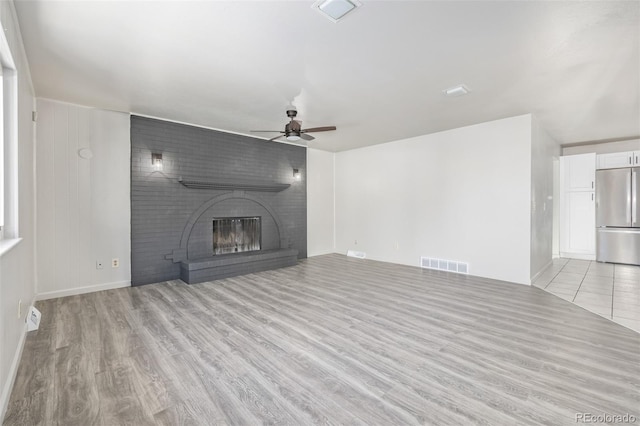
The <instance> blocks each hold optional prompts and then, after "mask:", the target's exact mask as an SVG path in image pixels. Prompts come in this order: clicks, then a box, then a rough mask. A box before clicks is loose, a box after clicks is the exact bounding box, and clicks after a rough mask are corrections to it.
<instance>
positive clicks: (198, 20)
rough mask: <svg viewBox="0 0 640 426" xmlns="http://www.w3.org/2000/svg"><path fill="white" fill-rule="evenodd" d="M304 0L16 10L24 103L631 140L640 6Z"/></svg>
mask: <svg viewBox="0 0 640 426" xmlns="http://www.w3.org/2000/svg"><path fill="white" fill-rule="evenodd" d="M312 3H313V2H309V1H281V2H276V1H193V2H192V1H160V2H150V1H88V0H84V1H42V0H35V1H34V0H28V1H26V0H17V1H16V9H17V12H18V17H19V22H20V25H21V30H22V34H23V37H24V42H25V46H26V51H27V56H28V58H29V63H30V66H31V72H32V76H33V80H34V85H35V88H36V94H37V96H39V97H45V98H52V99H58V100H63V101H67V102H72V103H78V104H82V105H89V106H95V107H99V108H105V109H111V110H118V111H127V112H133V113H138V114H143V115H149V116H154V117H159V118H165V119H170V120H176V121H182V122H187V123H193V124H197V125H202V126H207V127H212V128H217V129H222V130H227V131H232V132H237V133H243V134H249V130H251V129H265V128H266V129H276V130H279V129H282V128H283V127H284V124H285V123H286V122H287V117H286V115H285V109H286V107H287V105H289V104H294V105H295V106H296V107H297V109H298V111H299V114H298V118H299V119H300V120H302V121H303V127H316V126H323V125H336V126H337V127H338V130H337V131H335V132H327V133H318V134H316V137H317V139H316V140H315V141H313V142H310V143H309V146H313V147H315V148H319V149H327V150H331V151H341V150H346V149H351V148H356V147H361V146H366V145H372V144H377V143H382V142H388V141H392V140H398V139H402V138H407V137H412V136H418V135H422V134H427V133H433V132H437V131H441V130H446V129H451V128H456V127H461V126H465V125H470V124H475V123H480V122H484V121H489V120H494V119H499V118H504V117H510V116H514V115H519V114H524V113H533V114H535V115H536V116H537V117H538V118H539V119H540V121H541V123H542V125H543V126H544V127H545V128H546V129H547V130H548V131H549V133H550V134H551V135H552V136H553V137H554V138H555V139H556V140H557V141H558V142H560V143H563V144H566V143H575V142H582V141H594V140H603V139H615V138H626V137H638V136H639V135H640V12H639V9H640V2H637V1H620V2H618V1H602V2H601V1H587V2H577V1H567V2H564V1H554V2H535V1H527V2H519V1H511V2H504V1H499V2H488V1H470V2H462V1H363V3H364V4H363V6H362V7H361V8H360V9H358V10H356V11H354V12H352V13H351V14H350V15H347V17H346V18H345V19H344V20H342V21H341V22H339V23H337V24H335V23H332V22H330V21H329V20H328V19H326V18H324V17H323V16H322V15H320V14H319V13H317V12H316V11H314V10H312V9H311V7H310V6H311V4H312ZM458 83H464V84H466V85H467V86H468V87H470V88H471V89H472V92H471V93H470V94H469V95H467V96H463V97H457V98H447V97H445V96H444V95H443V94H442V90H444V89H446V88H448V87H451V86H454V85H456V84H458ZM261 136H266V137H267V138H268V137H271V136H273V135H270V134H261Z"/></svg>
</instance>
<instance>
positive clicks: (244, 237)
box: [213, 217, 261, 255]
mask: <svg viewBox="0 0 640 426" xmlns="http://www.w3.org/2000/svg"><path fill="white" fill-rule="evenodd" d="M260 239H261V233H260V217H225V218H214V219H213V254H214V255H215V254H225V253H239V252H245V251H255V250H260Z"/></svg>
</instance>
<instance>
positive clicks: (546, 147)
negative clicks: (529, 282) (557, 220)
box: [531, 117, 560, 278]
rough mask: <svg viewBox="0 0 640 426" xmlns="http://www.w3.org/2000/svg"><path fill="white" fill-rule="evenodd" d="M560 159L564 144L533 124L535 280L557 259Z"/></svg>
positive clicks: (532, 178) (532, 243)
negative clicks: (556, 194)
mask: <svg viewBox="0 0 640 426" xmlns="http://www.w3.org/2000/svg"><path fill="white" fill-rule="evenodd" d="M559 157H560V145H559V144H558V143H557V142H556V141H555V140H554V139H552V138H551V136H549V134H548V133H547V132H546V131H545V130H544V129H543V128H542V127H541V126H540V123H539V122H538V120H537V119H535V117H532V121H531V278H534V277H535V276H536V275H537V274H539V273H541V272H542V271H543V270H544V269H545V268H546V267H547V266H548V265H549V264H550V262H551V259H552V258H553V231H554V228H553V224H554V210H559V208H560V204H559V203H558V204H557V205H556V203H555V201H556V199H554V161H558V159H559Z"/></svg>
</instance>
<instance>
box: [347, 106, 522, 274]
mask: <svg viewBox="0 0 640 426" xmlns="http://www.w3.org/2000/svg"><path fill="white" fill-rule="evenodd" d="M335 168H336V171H335V182H336V195H335V203H336V207H335V208H336V215H335V216H336V251H337V252H338V253H345V252H346V251H347V250H348V249H356V250H359V251H364V252H366V253H367V257H369V258H371V259H375V260H382V261H387V262H394V263H401V264H407V265H413V266H418V265H419V259H420V256H431V257H437V258H441V259H450V260H458V261H465V262H468V263H469V264H470V265H469V268H470V273H471V274H473V275H478V276H483V277H489V278H495V279H500V280H507V281H513V282H517V283H522V284H529V283H530V229H531V218H530V191H531V116H530V115H523V116H518V117H512V118H507V119H503V120H497V121H492V122H488V123H482V124H478V125H474V126H468V127H464V128H460V129H454V130H449V131H445V132H440V133H435V134H430V135H425V136H420V137H416V138H411V139H405V140H401V141H396V142H391V143H387V144H382V145H375V146H371V147H366V148H361V149H356V150H352V151H345V152H339V153H337V154H336V165H335Z"/></svg>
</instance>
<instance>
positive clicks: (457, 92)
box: [442, 84, 471, 97]
mask: <svg viewBox="0 0 640 426" xmlns="http://www.w3.org/2000/svg"><path fill="white" fill-rule="evenodd" d="M470 91H471V90H470V89H469V88H468V87H467V86H465V85H464V84H458V85H457V86H454V87H450V88H448V89H447V90H443V91H442V92H443V93H444V94H445V95H447V96H451V97H456V96H462V95H466V94H467V93H469V92H470Z"/></svg>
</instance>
